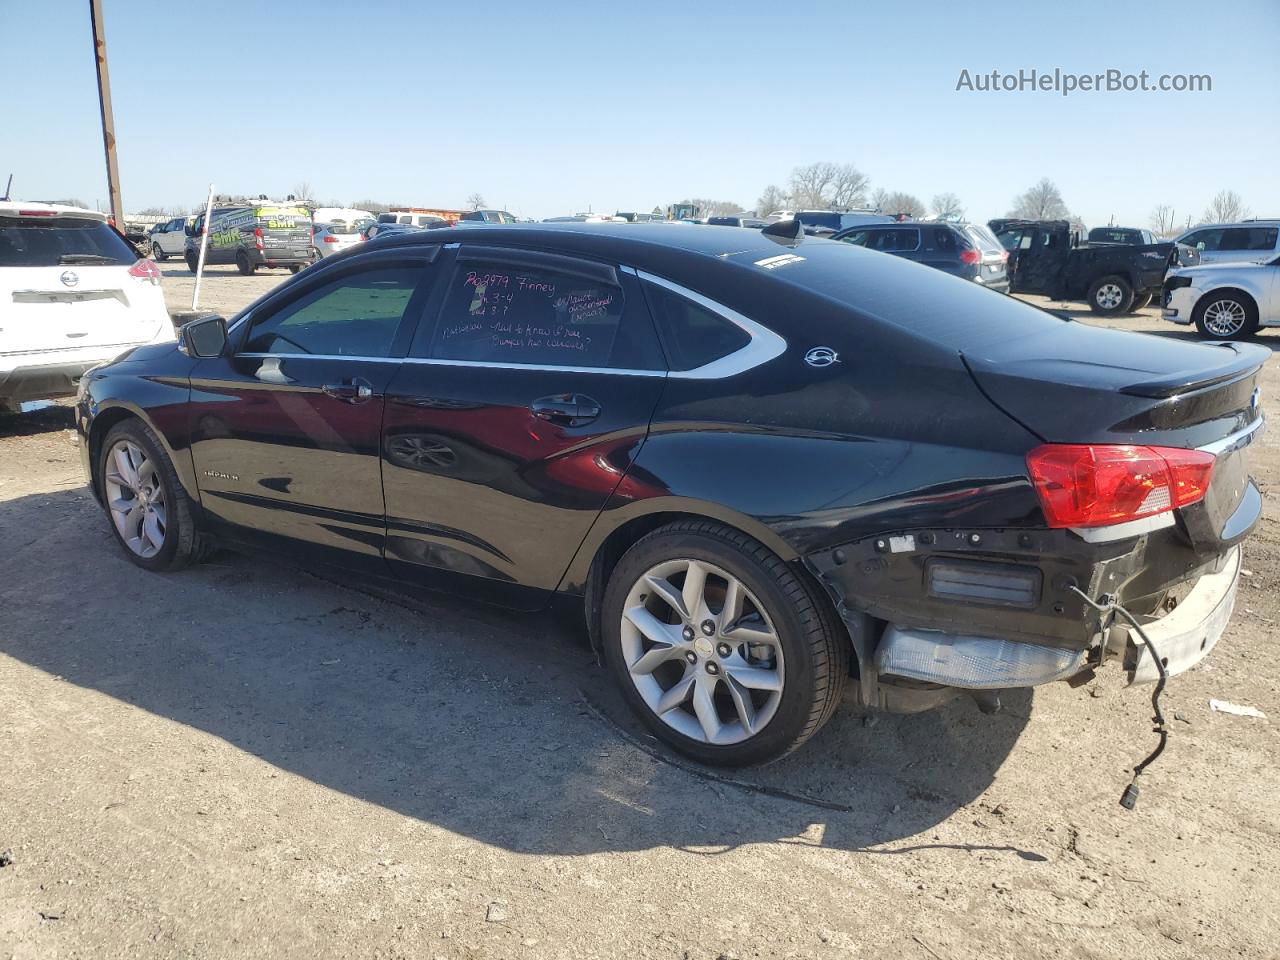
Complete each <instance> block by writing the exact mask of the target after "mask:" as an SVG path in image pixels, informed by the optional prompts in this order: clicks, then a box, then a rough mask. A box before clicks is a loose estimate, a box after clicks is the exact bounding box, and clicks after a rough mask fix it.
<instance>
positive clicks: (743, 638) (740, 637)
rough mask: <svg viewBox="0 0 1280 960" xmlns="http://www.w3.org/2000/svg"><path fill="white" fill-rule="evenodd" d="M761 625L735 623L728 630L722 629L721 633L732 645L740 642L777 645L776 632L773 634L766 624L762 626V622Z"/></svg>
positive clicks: (749, 644)
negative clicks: (759, 627)
mask: <svg viewBox="0 0 1280 960" xmlns="http://www.w3.org/2000/svg"><path fill="white" fill-rule="evenodd" d="M761 626H763V629H758V628H756V627H750V626H746V625H744V624H737V625H736V626H734V627H731V628H730V629H728V630H724V631H722V633H723V636H724V638H725V639H726V640H728V641H729V642H730V643H732V644H733V645H734V646H737V645H738V644H740V643H745V644H747V645H748V646H751V645H755V644H766V645H767V646H770V647H777V645H778V637H777V634H775V633H774V632H773V631H772V630H770V629H769V628H768V627H767V626H764V625H763V624H762V625H761Z"/></svg>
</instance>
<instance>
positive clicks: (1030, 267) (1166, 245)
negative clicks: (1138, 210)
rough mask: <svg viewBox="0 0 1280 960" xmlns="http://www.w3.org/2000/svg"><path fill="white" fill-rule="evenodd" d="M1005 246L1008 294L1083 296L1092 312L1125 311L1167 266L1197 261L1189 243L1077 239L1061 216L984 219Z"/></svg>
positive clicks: (1138, 304) (1153, 289) (1137, 305)
mask: <svg viewBox="0 0 1280 960" xmlns="http://www.w3.org/2000/svg"><path fill="white" fill-rule="evenodd" d="M987 226H988V227H990V228H991V230H992V231H993V232H994V233H995V235H996V237H997V238H998V239H999V240H1000V243H1001V244H1002V245H1003V246H1004V248H1005V249H1006V250H1008V251H1009V260H1010V268H1011V270H1012V274H1013V276H1012V288H1011V289H1012V292H1013V293H1039V294H1044V295H1046V296H1049V297H1052V298H1054V299H1055V300H1084V301H1085V302H1086V303H1087V304H1088V305H1089V309H1090V310H1092V311H1094V312H1095V313H1099V314H1103V315H1111V314H1117V313H1128V312H1129V311H1131V310H1138V309H1141V308H1142V307H1144V306H1146V305H1147V304H1148V303H1150V302H1151V300H1152V299H1153V298H1154V297H1156V296H1158V295H1159V293H1160V290H1161V285H1162V284H1163V283H1164V277H1165V273H1166V271H1167V270H1168V269H1169V268H1170V267H1171V266H1180V265H1187V264H1194V263H1198V262H1199V254H1198V253H1197V252H1196V250H1195V249H1194V248H1193V247H1188V246H1186V245H1184V244H1179V243H1175V242H1173V241H1165V242H1160V243H1150V244H1141V245H1135V244H1114V243H1104V244H1090V243H1083V244H1082V243H1080V242H1079V238H1078V235H1077V234H1076V232H1075V231H1074V230H1073V229H1072V227H1071V224H1070V223H1069V222H1068V221H1066V220H1020V219H1001V220H992V221H990V222H989V223H988V224H987Z"/></svg>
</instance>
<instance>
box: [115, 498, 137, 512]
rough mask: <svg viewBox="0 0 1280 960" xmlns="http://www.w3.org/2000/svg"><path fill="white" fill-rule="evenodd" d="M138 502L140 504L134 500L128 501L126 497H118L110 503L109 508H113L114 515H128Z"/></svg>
mask: <svg viewBox="0 0 1280 960" xmlns="http://www.w3.org/2000/svg"><path fill="white" fill-rule="evenodd" d="M137 502H138V501H137V500H132V499H129V500H126V499H125V498H124V497H117V498H116V499H114V500H110V501H108V503H107V506H109V507H110V508H111V512H112V513H124V514H127V513H128V512H129V511H130V510H132V509H133V506H134V504H136V503H137Z"/></svg>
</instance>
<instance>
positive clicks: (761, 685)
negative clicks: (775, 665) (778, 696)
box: [724, 662, 782, 691]
mask: <svg viewBox="0 0 1280 960" xmlns="http://www.w3.org/2000/svg"><path fill="white" fill-rule="evenodd" d="M724 672H725V673H727V674H728V675H729V676H730V677H732V678H733V679H734V680H736V681H737V682H738V683H740V684H742V685H743V686H744V687H747V688H748V689H750V690H774V691H780V690H781V689H782V677H781V676H780V675H779V674H778V671H777V670H765V669H763V668H761V667H750V666H747V665H746V664H745V663H741V662H739V663H726V664H725V665H724Z"/></svg>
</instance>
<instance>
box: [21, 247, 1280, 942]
mask: <svg viewBox="0 0 1280 960" xmlns="http://www.w3.org/2000/svg"><path fill="white" fill-rule="evenodd" d="M286 276H287V274H286V273H284V272H283V271H275V272H272V273H268V274H265V275H260V276H255V277H248V278H245V277H239V276H237V275H236V274H235V273H234V271H233V270H230V269H214V270H213V271H211V273H210V276H209V277H208V278H207V282H206V284H205V286H204V288H203V291H202V300H203V303H202V306H203V307H208V308H211V309H215V310H220V311H225V312H228V313H229V312H232V311H233V310H234V309H235V308H237V307H238V306H240V305H242V304H244V303H245V302H247V301H248V300H249V299H252V298H253V297H255V296H257V295H258V294H260V293H262V292H264V291H265V290H267V289H268V288H269V287H270V286H271V285H273V284H274V283H277V282H279V281H280V280H281V279H283V278H285V277H286ZM165 277H166V279H165V280H164V284H165V287H166V290H167V292H168V294H169V298H170V305H171V307H172V308H184V309H185V308H187V307H189V305H190V285H191V279H190V275H189V274H188V273H187V272H186V271H185V269H181V268H178V269H174V267H173V266H172V265H171V264H170V265H166V266H165ZM1084 316H1085V317H1086V318H1087V314H1086V315H1084ZM1113 325H1115V326H1122V327H1126V328H1130V329H1136V330H1146V331H1151V332H1156V333H1160V334H1163V335H1166V336H1183V335H1185V334H1183V333H1181V332H1179V331H1178V330H1176V329H1173V328H1171V327H1170V326H1169V325H1166V324H1162V323H1161V321H1159V320H1158V318H1156V316H1155V315H1154V313H1153V312H1151V311H1147V312H1145V313H1143V314H1141V315H1138V316H1135V317H1132V318H1125V319H1123V320H1119V321H1115V322H1114V323H1113ZM1261 342H1262V343H1265V344H1267V345H1269V346H1272V347H1273V348H1276V347H1280V336H1277V335H1276V334H1274V333H1269V334H1267V335H1265V336H1263V337H1262V338H1261ZM1278 371H1280V366H1278V365H1277V362H1276V361H1275V360H1273V361H1272V362H1271V363H1270V364H1269V365H1268V368H1267V371H1266V383H1265V385H1264V393H1265V394H1266V395H1267V396H1268V397H1272V398H1274V397H1277V396H1280V389H1278V388H1280V374H1278ZM70 423H71V421H70V415H69V411H68V410H67V408H66V406H65V405H60V406H55V407H50V408H47V409H44V410H41V411H38V412H34V413H28V414H24V415H21V416H17V417H11V418H7V419H3V420H0V690H2V691H3V693H4V697H3V706H2V707H0V718H2V719H0V756H3V758H4V767H3V770H4V789H3V790H2V791H0V956H2V957H10V956H11V957H14V958H41V960H46V958H72V957H84V958H94V960H101V958H111V957H129V958H160V957H165V958H167V957H199V958H213V957H254V958H265V957H295V956H296V957H307V958H321V957H326V958H327V957H344V958H345V957H371V958H398V957H404V958H427V960H430V958H436V957H445V958H450V960H452V958H482V957H483V958H490V957H494V958H497V957H508V958H523V957H528V958H543V957H545V958H557V960H560V958H585V957H610V958H612V957H620V956H625V957H638V958H639V957H644V958H648V957H661V958H692V960H704V958H705V960H715V958H721V957H738V958H744V960H745V958H752V957H803V958H809V957H815V958H824V957H833V958H834V957H895V958H896V957H902V958H908V960H914V958H920V960H963V958H984V960H990V958H1000V957H1010V958H1015V957H1016V958H1027V957H1072V958H1099V960H1102V958H1105V960H1112V958H1115V957H1121V956H1122V957H1126V958H1146V957H1152V958H1154V957H1159V958H1205V957H1246V958H1273V957H1275V956H1276V943H1277V941H1280V895H1278V894H1280V879H1278V878H1280V849H1278V844H1277V836H1278V833H1280V774H1278V773H1277V770H1278V768H1280V764H1278V761H1280V747H1278V745H1277V740H1276V737H1275V734H1274V727H1273V721H1274V719H1275V718H1277V717H1280V695H1278V683H1280V669H1277V666H1276V661H1275V659H1274V647H1275V636H1276V623H1277V621H1280V599H1278V597H1277V594H1278V592H1280V591H1278V588H1280V504H1278V502H1277V498H1278V497H1280V455H1278V453H1277V447H1278V441H1277V439H1276V437H1275V435H1274V434H1272V435H1271V436H1269V437H1266V438H1264V440H1263V441H1262V443H1261V445H1260V446H1258V447H1256V448H1255V453H1254V466H1255V473H1256V475H1257V477H1258V478H1259V480H1260V482H1261V484H1262V487H1263V490H1264V493H1265V496H1266V516H1265V519H1264V520H1263V522H1262V524H1261V526H1260V528H1259V530H1258V532H1257V533H1256V534H1255V536H1254V537H1253V538H1252V539H1251V540H1250V542H1249V544H1248V547H1247V551H1246V560H1245V566H1246V568H1247V569H1248V571H1249V573H1248V576H1247V577H1246V578H1245V580H1244V585H1243V587H1242V591H1241V595H1240V598H1239V602H1238V604H1237V608H1236V614H1235V617H1234V619H1233V621H1232V624H1231V627H1230V629H1229V631H1228V633H1227V635H1226V637H1225V638H1224V639H1223V641H1222V643H1221V644H1220V646H1219V647H1218V649H1217V650H1216V651H1215V653H1214V654H1213V656H1212V657H1211V658H1210V659H1209V660H1208V661H1207V662H1206V663H1205V664H1204V665H1202V666H1201V667H1200V668H1198V669H1196V670H1195V671H1193V672H1191V673H1189V674H1187V675H1185V676H1183V677H1180V678H1178V679H1177V680H1176V682H1174V683H1173V684H1171V686H1170V690H1169V693H1168V696H1167V701H1168V702H1167V706H1166V711H1167V712H1168V713H1169V715H1170V716H1175V715H1176V716H1177V718H1178V719H1177V720H1175V721H1174V722H1173V727H1174V736H1173V739H1172V741H1171V744H1170V747H1169V750H1168V751H1167V753H1166V755H1165V757H1164V758H1163V759H1162V760H1161V761H1160V762H1158V763H1157V764H1156V765H1155V766H1154V767H1152V768H1151V770H1150V771H1149V772H1148V773H1147V775H1146V776H1144V778H1143V780H1144V782H1143V785H1142V798H1141V801H1140V804H1139V807H1138V809H1137V811H1135V812H1133V813H1127V812H1125V811H1124V810H1122V809H1121V808H1120V807H1119V806H1118V804H1117V802H1116V801H1117V798H1118V797H1119V794H1120V790H1121V788H1122V787H1123V786H1124V784H1125V782H1127V768H1128V767H1130V766H1132V764H1133V763H1134V762H1136V761H1137V760H1138V759H1139V758H1141V757H1142V756H1143V755H1144V754H1145V753H1146V752H1147V751H1148V750H1149V749H1150V748H1151V747H1152V746H1153V743H1154V737H1153V736H1152V734H1151V731H1150V722H1149V716H1150V704H1149V702H1148V701H1147V699H1146V691H1145V690H1143V689H1138V690H1125V689H1124V688H1122V687H1121V686H1120V683H1119V681H1118V679H1117V677H1116V676H1115V673H1114V671H1106V672H1104V673H1103V674H1102V675H1101V676H1100V677H1099V679H1098V680H1096V681H1095V682H1092V683H1090V684H1089V685H1088V686H1087V687H1083V688H1081V689H1077V690H1071V689H1069V688H1067V687H1066V686H1065V685H1063V684H1058V685H1054V686H1052V687H1048V688H1042V689H1040V690H1037V691H1036V692H1035V693H1034V694H1029V693H1017V694H1014V695H1012V696H1007V697H1006V698H1005V710H1004V712H1003V713H1001V714H999V715H996V716H992V717H987V716H983V715H981V714H979V713H978V711H977V710H976V709H975V708H974V707H973V706H972V704H970V703H969V702H967V701H957V702H956V703H953V704H951V705H950V706H948V707H947V708H945V709H943V710H941V711H937V712H934V713H929V714H924V715H921V716H915V717H880V718H876V719H875V721H874V722H872V720H871V718H865V717H863V716H862V715H861V714H860V713H859V712H858V711H857V710H856V709H855V708H853V707H852V706H849V707H847V708H846V709H845V710H843V711H842V712H841V713H840V714H839V715H838V716H837V718H836V719H835V720H834V721H833V722H832V723H831V724H830V725H829V726H827V727H826V728H825V729H824V730H823V731H822V732H821V733H820V734H819V735H818V736H817V737H816V738H815V739H814V740H813V741H812V742H811V743H810V744H808V745H807V746H806V747H805V748H804V749H803V750H802V751H801V752H799V753H798V754H797V755H794V756H792V757H790V758H788V759H786V760H784V761H782V762H781V763H778V764H775V765H773V766H770V767H768V768H765V769H762V770H754V771H748V772H746V773H743V774H740V775H738V777H737V782H732V783H726V782H717V781H715V780H710V779H707V778H706V777H705V776H702V775H700V774H699V773H698V772H697V771H693V770H690V769H688V768H682V767H680V766H676V765H674V764H672V763H670V762H669V759H668V758H667V757H666V755H665V754H662V753H661V752H660V751H658V750H656V749H655V747H654V746H653V742H652V741H651V740H650V739H649V738H647V737H646V736H645V735H644V733H643V732H642V730H641V729H640V728H639V727H638V725H636V724H635V723H633V722H632V720H631V719H630V718H629V716H628V715H627V713H626V711H625V709H624V708H623V706H622V704H621V702H620V701H619V699H618V698H617V697H615V696H614V695H613V694H612V692H611V690H610V689H609V686H608V683H607V682H606V681H607V678H606V675H605V674H604V673H603V671H601V670H600V669H598V668H597V667H595V666H594V665H593V663H592V658H591V656H590V654H589V652H588V650H587V648H586V646H585V641H584V639H583V637H582V636H581V634H580V632H579V631H578V630H577V629H575V628H574V627H573V626H571V625H569V624H566V623H564V622H561V621H559V620H556V619H553V618H550V617H514V616H509V615H506V614H503V613H500V612H495V611H493V610H489V609H486V608H481V607H478V606H469V605H463V604H461V603H459V602H457V601H454V600H448V599H445V598H440V597H435V596H432V595H426V594H424V595H419V596H387V595H373V594H370V593H366V592H362V591H358V590H354V589H349V588H345V587H342V586H339V585H337V584H335V583H333V582H330V581H329V580H327V579H323V578H321V577H318V576H316V575H314V574H311V573H306V572H303V571H300V570H294V569H291V568H288V567H285V566H281V565H280V564H278V563H275V562H270V561H265V560H262V559H257V558H250V557H241V556H237V555H232V554H223V555H220V556H218V557H217V558H216V559H215V560H214V561H213V562H210V563H208V564H205V565H203V566H200V567H198V568H195V569H193V570H190V571H188V572H185V573H182V574H178V575H173V576H155V575H148V574H145V573H142V572H140V571H139V570H138V569H136V568H135V567H133V566H132V565H131V564H129V563H128V562H127V561H126V560H124V559H123V557H122V556H121V555H120V553H119V551H118V549H117V548H116V546H115V544H114V543H113V542H112V540H111V539H110V536H109V533H108V529H107V521H106V520H105V518H104V517H103V516H102V515H101V513H100V511H99V510H98V508H97V507H96V505H95V504H94V503H93V501H92V500H91V498H90V497H89V495H88V493H87V491H86V490H85V488H84V486H83V484H82V479H81V476H80V468H79V463H78V455H77V452H76V449H75V446H74V444H73V442H72V435H71V432H70V429H69V428H70ZM1211 697H1213V698H1222V699H1227V700H1231V701H1234V702H1236V703H1241V704H1248V705H1251V706H1254V707H1257V708H1259V709H1261V710H1263V711H1265V712H1266V713H1267V714H1268V715H1269V717H1270V718H1271V719H1263V720H1258V719H1249V718H1241V717H1234V716H1227V715H1224V714H1221V713H1215V712H1211V711H1210V709H1209V702H1208V701H1209V699H1210V698H1211ZM770 791H773V792H770ZM778 791H787V792H789V793H790V794H793V795H794V796H793V797H785V796H779V795H777V792H778Z"/></svg>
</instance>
